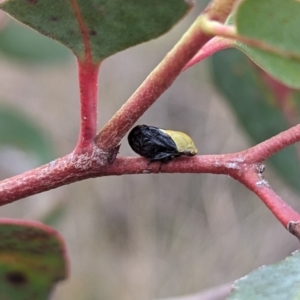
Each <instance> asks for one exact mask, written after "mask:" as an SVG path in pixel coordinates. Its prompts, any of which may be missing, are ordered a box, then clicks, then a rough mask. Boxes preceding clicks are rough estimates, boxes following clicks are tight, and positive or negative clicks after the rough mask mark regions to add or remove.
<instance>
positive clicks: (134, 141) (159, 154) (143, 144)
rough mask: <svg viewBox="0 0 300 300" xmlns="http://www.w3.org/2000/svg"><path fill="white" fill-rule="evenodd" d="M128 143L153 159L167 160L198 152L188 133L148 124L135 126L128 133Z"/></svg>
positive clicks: (135, 150) (135, 149) (142, 154)
mask: <svg viewBox="0 0 300 300" xmlns="http://www.w3.org/2000/svg"><path fill="white" fill-rule="evenodd" d="M128 143H129V145H130V147H131V148H132V150H133V151H134V152H136V153H137V154H139V155H141V156H143V157H146V158H149V159H150V160H151V161H162V162H167V161H169V160H172V159H174V158H176V157H179V156H182V155H187V156H193V155H196V154H197V148H196V147H195V144H194V142H193V140H192V139H191V138H190V137H189V136H188V135H187V134H185V133H183V132H180V131H172V130H165V129H161V128H158V127H154V126H148V125H138V126H135V127H134V128H133V129H132V130H131V131H130V133H129V135H128Z"/></svg>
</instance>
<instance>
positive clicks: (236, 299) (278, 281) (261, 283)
mask: <svg viewBox="0 0 300 300" xmlns="http://www.w3.org/2000/svg"><path fill="white" fill-rule="evenodd" d="M299 265H300V252H299V251H297V252H295V253H293V255H292V256H289V257H287V258H286V259H285V260H283V261H281V262H278V263H276V264H273V265H269V266H262V267H260V268H259V269H257V270H255V271H253V272H251V273H250V274H248V275H246V276H245V277H243V278H240V279H238V280H237V281H235V283H234V285H233V291H232V292H231V294H230V295H229V297H228V298H227V300H240V299H243V300H266V299H272V300H287V299H289V300H297V299H300V268H299Z"/></svg>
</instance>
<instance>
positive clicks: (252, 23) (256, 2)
mask: <svg viewBox="0 0 300 300" xmlns="http://www.w3.org/2000/svg"><path fill="white" fill-rule="evenodd" d="M299 15H300V3H299V1H295V0H285V1H282V0H264V1H261V0H245V1H243V2H241V4H240V5H239V6H238V8H237V10H236V13H235V24H236V27H237V30H238V33H239V34H240V35H242V36H246V37H249V38H251V39H254V40H258V41H264V42H265V43H267V44H269V45H271V46H273V47H274V48H276V49H279V50H281V51H283V52H284V53H285V54H286V55H287V56H285V57H284V56H280V55H279V54H274V53H270V52H267V51H263V50H261V49H258V48H253V47H249V46H247V45H245V44H243V43H240V42H237V43H236V47H237V48H238V49H240V50H242V51H243V52H245V53H246V54H247V55H248V56H249V57H250V58H251V59H252V60H253V61H254V62H255V63H256V64H257V65H259V66H260V67H261V68H262V69H264V70H265V71H267V72H268V73H269V74H271V75H272V76H273V77H275V78H277V79H279V80H280V81H282V82H283V83H285V84H286V85H288V86H290V87H293V88H300V80H299V74H300V35H299V28H300V18H299ZM290 54H293V55H292V56H289V55H290ZM293 56H294V57H293ZM288 57H290V58H288Z"/></svg>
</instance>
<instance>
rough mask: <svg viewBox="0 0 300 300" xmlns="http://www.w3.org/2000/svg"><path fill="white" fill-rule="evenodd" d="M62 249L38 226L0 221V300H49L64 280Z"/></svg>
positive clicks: (47, 229)
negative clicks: (57, 285) (55, 285)
mask: <svg viewBox="0 0 300 300" xmlns="http://www.w3.org/2000/svg"><path fill="white" fill-rule="evenodd" d="M65 255H66V254H65V246H64V244H63V241H62V239H61V237H60V236H59V235H58V233H57V232H56V231H55V230H54V229H52V228H50V227H48V226H46V225H44V224H42V223H39V222H32V221H22V220H12V219H0V283H1V284H0V299H3V300H4V299H5V300H23V299H24V300H26V299H31V300H42V299H49V293H50V292H51V289H52V287H53V285H54V284H55V283H56V282H57V281H59V280H62V279H64V278H66V276H67V261H66V257H65Z"/></svg>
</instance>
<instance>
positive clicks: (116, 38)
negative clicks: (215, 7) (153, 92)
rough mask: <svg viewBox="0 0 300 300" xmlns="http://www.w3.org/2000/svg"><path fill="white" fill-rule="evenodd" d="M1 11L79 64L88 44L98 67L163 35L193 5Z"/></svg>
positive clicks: (156, 2)
mask: <svg viewBox="0 0 300 300" xmlns="http://www.w3.org/2000/svg"><path fill="white" fill-rule="evenodd" d="M0 8H2V9H3V10H4V11H6V12H7V13H9V14H10V15H12V16H13V17H14V18H16V19H17V20H19V21H21V22H22V23H25V24H27V25H29V26H30V27H32V28H34V29H36V30H37V31H39V32H41V33H42V34H44V35H47V36H49V37H51V38H53V39H55V40H57V41H59V42H61V43H62V44H64V45H66V46H67V47H69V48H70V49H71V50H72V51H73V52H74V54H75V55H76V56H77V57H79V58H80V59H83V58H84V54H85V53H84V51H85V45H87V44H89V45H88V46H87V47H89V46H90V47H91V51H92V58H93V61H94V62H95V63H96V62H99V61H101V60H103V59H104V58H106V57H108V56H110V55H112V54H114V53H117V52H119V51H122V50H124V49H127V48H129V47H131V46H134V45H137V44H140V43H142V42H146V41H149V40H151V39H154V38H156V37H158V36H160V35H162V34H163V33H165V32H166V31H168V30H169V29H170V28H171V27H172V26H173V25H175V24H176V23H177V22H178V21H179V20H180V19H181V18H182V17H183V16H184V15H185V14H186V13H187V11H188V10H189V9H190V5H188V1H185V0H168V1H161V0H152V1H149V0H127V1H123V0H114V1H111V0H78V1H53V0H31V1H25V0H7V1H4V2H2V3H1V2H0Z"/></svg>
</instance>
